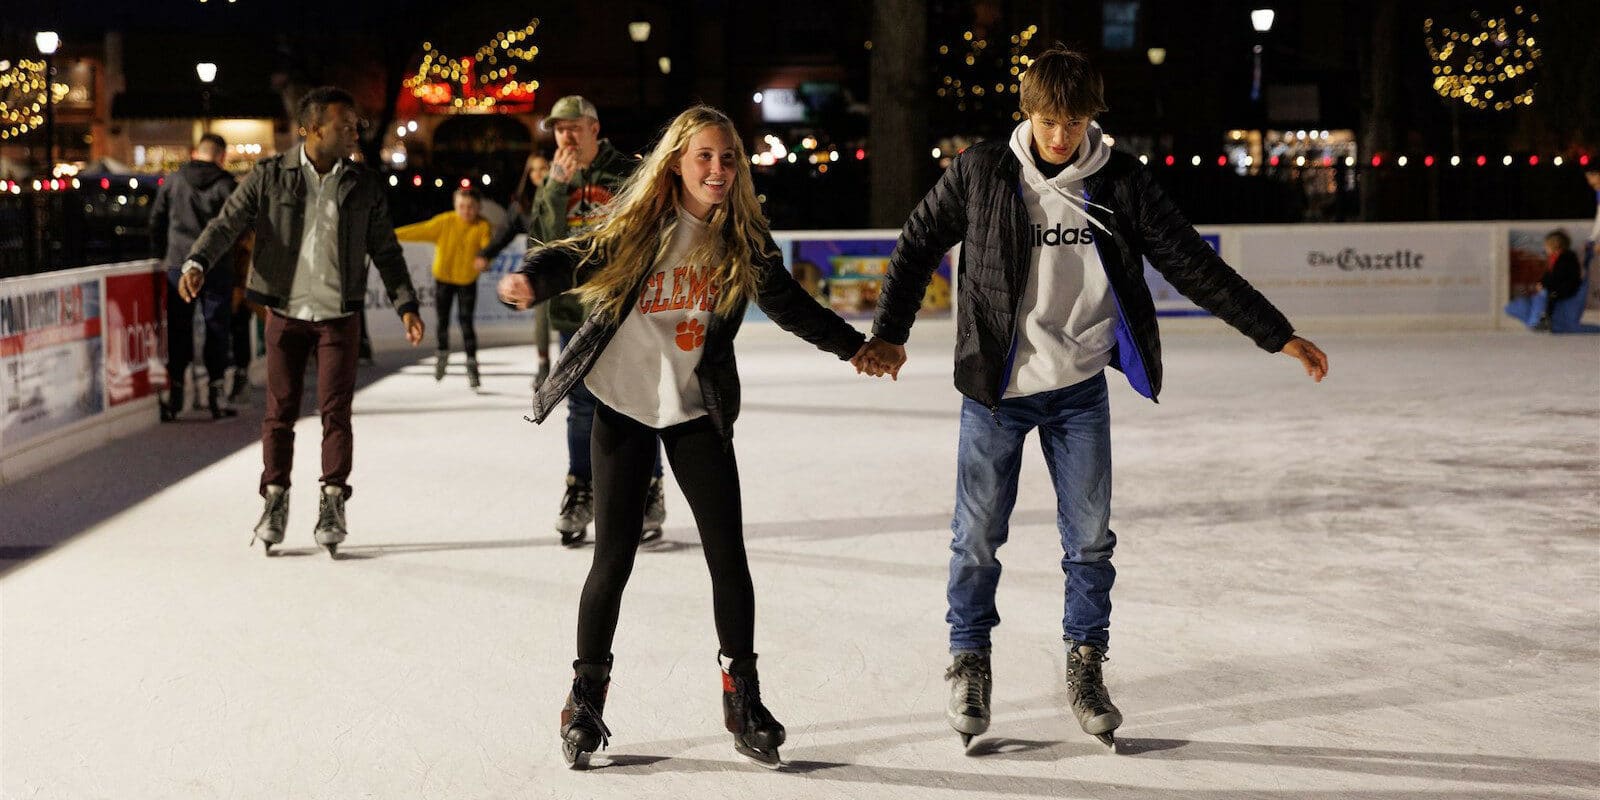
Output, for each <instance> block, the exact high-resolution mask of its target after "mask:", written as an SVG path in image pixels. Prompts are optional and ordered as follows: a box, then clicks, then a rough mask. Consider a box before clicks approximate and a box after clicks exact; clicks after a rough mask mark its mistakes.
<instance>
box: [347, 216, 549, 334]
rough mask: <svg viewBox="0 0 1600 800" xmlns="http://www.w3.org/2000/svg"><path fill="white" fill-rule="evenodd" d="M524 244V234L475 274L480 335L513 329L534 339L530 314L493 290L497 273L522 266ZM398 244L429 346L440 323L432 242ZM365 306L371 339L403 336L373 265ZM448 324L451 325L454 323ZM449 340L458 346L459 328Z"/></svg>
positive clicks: (500, 274)
mask: <svg viewBox="0 0 1600 800" xmlns="http://www.w3.org/2000/svg"><path fill="white" fill-rule="evenodd" d="M526 244H527V240H526V239H524V238H523V237H520V236H519V237H516V238H515V239H512V240H511V244H509V245H506V249H504V250H502V251H500V255H498V256H496V257H495V259H494V260H493V261H491V262H489V269H488V271H486V272H484V273H483V274H482V275H480V276H478V307H477V313H475V314H474V315H473V320H474V322H475V325H476V327H477V329H478V333H479V334H480V335H482V334H484V333H490V332H494V331H496V330H508V329H515V330H518V331H522V332H525V333H526V335H527V340H528V342H529V343H532V342H533V315H531V314H529V313H528V312H526V311H514V310H512V309H509V308H506V307H505V306H504V305H501V303H500V298H499V297H498V296H497V295H496V293H495V284H497V283H499V282H500V276H502V275H504V274H506V273H508V272H515V271H517V269H518V268H520V267H521V266H522V256H523V252H524V249H523V248H524V247H525V246H526ZM400 246H401V248H403V249H404V250H405V254H406V266H407V267H409V268H410V270H411V285H413V286H415V287H416V289H417V302H418V303H420V304H421V306H422V309H421V311H420V312H419V313H420V314H421V315H422V321H423V322H424V323H426V324H427V326H428V333H427V340H426V341H424V342H423V343H422V345H421V346H422V347H426V348H432V347H433V346H434V345H435V343H437V341H438V339H437V338H435V334H436V331H435V330H434V326H435V325H438V324H439V314H438V311H437V306H436V305H435V304H434V295H435V292H434V281H433V245H432V244H430V243H428V242H401V243H400ZM366 305H367V331H368V333H369V334H371V336H372V338H373V340H374V341H378V342H389V343H391V344H392V343H394V342H397V341H403V340H404V339H405V330H404V329H403V328H402V327H401V325H400V317H398V316H396V315H395V313H394V306H392V305H390V303H389V294H388V292H387V291H385V289H384V288H383V280H382V279H380V278H379V277H378V272H377V269H376V268H373V269H372V272H371V274H369V275H368V276H367V304H366ZM456 313H459V312H452V313H451V319H452V320H453V319H455V314H456ZM451 324H452V326H453V325H454V324H455V323H454V322H452V323H451ZM450 341H451V342H452V344H453V345H454V346H456V347H459V346H460V342H461V334H460V331H459V330H456V331H453V332H452V334H451V337H450Z"/></svg>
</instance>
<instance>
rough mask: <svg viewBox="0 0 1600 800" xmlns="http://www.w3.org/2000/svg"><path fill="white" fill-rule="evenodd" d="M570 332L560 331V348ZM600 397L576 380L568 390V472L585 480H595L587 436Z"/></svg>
mask: <svg viewBox="0 0 1600 800" xmlns="http://www.w3.org/2000/svg"><path fill="white" fill-rule="evenodd" d="M570 341H572V334H571V333H568V332H567V331H562V332H561V349H562V350H565V349H567V343H568V342H570ZM599 404H600V400H599V398H597V397H595V396H594V392H591V391H589V387H587V386H585V385H584V384H583V381H578V382H577V383H575V384H573V385H572V391H570V392H567V473H568V474H570V475H575V476H577V477H579V478H582V479H583V480H585V481H590V480H593V479H594V463H593V461H591V459H590V453H589V439H590V437H592V436H593V435H594V409H595V406H597V405H599ZM652 474H654V475H655V477H657V478H659V477H661V439H660V438H657V439H656V465H655V471H654V473H652Z"/></svg>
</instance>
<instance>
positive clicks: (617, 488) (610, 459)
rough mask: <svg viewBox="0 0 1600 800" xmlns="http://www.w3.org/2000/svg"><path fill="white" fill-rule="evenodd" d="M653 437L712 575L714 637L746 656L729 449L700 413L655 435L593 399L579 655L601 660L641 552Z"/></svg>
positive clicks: (751, 593) (748, 609)
mask: <svg viewBox="0 0 1600 800" xmlns="http://www.w3.org/2000/svg"><path fill="white" fill-rule="evenodd" d="M658 435H659V436H660V439H661V443H662V444H663V445H665V446H666V452H667V463H669V464H671V465H672V474H673V475H674V476H676V477H677V479H678V487H679V488H680V489H682V490H683V497H684V499H685V500H688V501H689V508H690V510H691V511H693V512H694V521H695V525H696V526H697V527H698V528H699V529H700V545H701V548H702V549H703V550H704V551H705V555H706V566H707V567H709V568H710V569H711V604H712V609H713V612H714V614H715V617H716V622H717V641H718V643H720V644H721V646H722V652H723V654H724V655H727V656H728V657H730V658H734V657H739V656H748V655H751V654H753V653H754V652H755V624H756V623H755V618H756V599H755V588H754V586H753V585H752V584H751V582H750V565H749V562H748V561H746V559H745V553H744V529H743V514H742V512H741V510H740V503H739V468H738V465H737V463H736V462H735V461H734V457H733V451H732V449H730V448H725V447H724V446H723V441H722V437H721V436H720V435H719V434H718V433H717V431H716V429H715V428H714V427H712V425H711V420H710V419H709V418H707V417H701V418H699V419H696V420H691V421H689V422H686V423H683V424H682V425H674V426H673V427H670V428H665V429H661V430H659V431H658V430H657V429H655V428H651V427H649V426H646V425H644V424H641V423H639V422H637V421H635V420H633V419H631V418H629V417H627V416H624V415H623V414H620V413H618V412H616V411H613V410H611V409H610V408H607V407H606V405H605V404H604V403H601V404H600V406H599V407H598V408H597V409H596V410H595V415H594V434H593V437H592V438H591V439H590V442H591V445H590V446H591V452H592V453H593V458H594V497H595V509H594V512H595V513H594V529H595V530H594V564H593V566H591V567H590V568H589V579H588V581H586V582H585V583H584V585H583V600H582V601H581V602H580V603H579V605H578V658H580V659H582V660H585V661H603V660H604V659H605V658H606V657H607V656H608V655H610V654H611V639H612V637H613V635H615V634H616V631H617V612H618V609H619V608H620V607H621V606H622V590H623V588H624V587H626V586H627V584H628V575H629V574H630V573H632V572H633V557H634V555H635V554H636V553H637V552H638V550H639V534H640V530H641V528H642V527H643V526H644V504H645V495H646V493H647V492H648V491H649V488H650V478H651V474H652V472H653V471H654V468H655V461H656V437H657V436H658Z"/></svg>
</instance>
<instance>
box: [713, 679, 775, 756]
mask: <svg viewBox="0 0 1600 800" xmlns="http://www.w3.org/2000/svg"><path fill="white" fill-rule="evenodd" d="M722 658H723V656H722V654H721V653H718V654H717V664H718V665H719V666H720V665H721V664H722ZM722 721H723V724H724V725H726V726H727V728H728V732H729V733H731V734H733V749H734V750H737V751H738V752H739V755H742V756H744V757H745V758H748V759H750V760H751V761H754V762H755V763H757V764H760V765H761V766H763V767H766V768H768V769H780V768H782V767H783V759H782V757H780V756H779V755H778V748H779V747H780V746H782V745H783V741H784V739H785V738H786V737H787V732H786V731H785V730H784V729H783V724H782V723H780V722H778V721H777V720H776V719H773V717H772V712H770V711H768V710H767V707H766V706H765V705H762V703H761V680H760V678H759V677H758V676H757V675H756V657H755V656H754V655H749V656H742V657H740V658H732V659H728V664H727V666H724V667H722Z"/></svg>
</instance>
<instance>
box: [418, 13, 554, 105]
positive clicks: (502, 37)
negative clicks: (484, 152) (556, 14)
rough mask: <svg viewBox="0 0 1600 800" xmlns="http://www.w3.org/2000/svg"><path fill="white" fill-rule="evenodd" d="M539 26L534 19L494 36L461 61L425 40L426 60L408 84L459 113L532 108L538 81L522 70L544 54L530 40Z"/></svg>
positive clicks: (428, 99)
mask: <svg viewBox="0 0 1600 800" xmlns="http://www.w3.org/2000/svg"><path fill="white" fill-rule="evenodd" d="M538 29H539V20H538V19H537V18H535V19H533V20H531V21H530V22H529V23H528V24H527V26H525V27H523V28H521V29H519V30H508V31H501V32H499V33H497V34H495V35H494V38H492V39H490V40H489V42H488V43H487V44H485V45H483V46H482V47H479V48H478V49H477V51H476V52H475V53H473V54H472V55H470V56H464V57H462V58H459V59H457V58H450V57H448V56H446V55H445V54H444V53H442V52H440V51H439V50H438V49H437V48H435V47H434V46H433V43H431V42H423V43H422V49H423V55H422V64H421V65H420V66H419V67H417V71H416V72H415V73H414V74H412V75H410V76H408V77H407V78H406V79H405V82H404V84H403V85H404V86H405V88H406V89H408V90H410V92H411V94H412V96H413V97H416V98H417V99H418V100H420V101H422V103H423V104H425V105H429V106H435V107H439V108H442V109H445V110H447V111H451V112H454V113H472V112H479V113H482V112H488V111H494V110H496V109H504V110H514V109H515V108H517V107H531V106H532V105H533V101H534V95H535V93H536V92H537V91H538V89H539V82H538V81H537V80H527V79H525V76H519V75H518V72H519V71H520V70H522V69H525V68H527V67H529V66H531V65H532V64H533V60H534V58H535V57H537V56H538V55H539V46H538V45H536V44H532V42H531V40H532V39H533V34H534V32H535V31H537V30H538Z"/></svg>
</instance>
